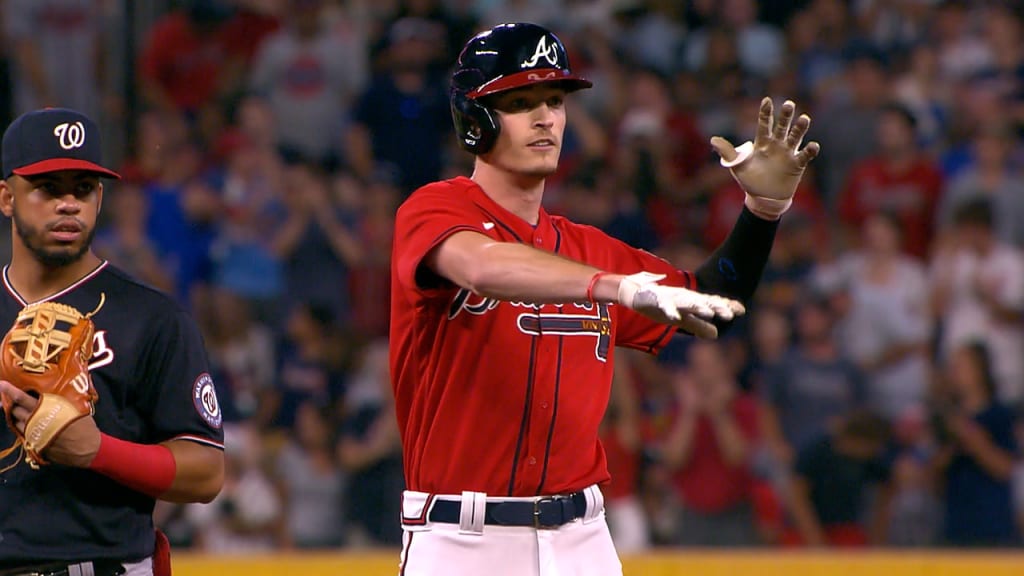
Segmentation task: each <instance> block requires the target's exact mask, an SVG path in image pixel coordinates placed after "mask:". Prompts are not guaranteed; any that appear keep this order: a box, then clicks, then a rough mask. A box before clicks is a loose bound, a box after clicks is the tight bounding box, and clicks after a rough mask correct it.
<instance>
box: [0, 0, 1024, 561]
mask: <svg viewBox="0 0 1024 576" xmlns="http://www.w3.org/2000/svg"><path fill="white" fill-rule="evenodd" d="M2 6H3V8H2V14H0V16H2V19H3V20H2V30H3V38H4V44H3V46H4V52H3V58H2V59H0V116H2V117H3V118H4V119H5V120H7V121H8V122H9V120H10V119H11V118H13V116H15V115H17V114H18V113H20V112H22V111H25V110H28V109H32V108H36V107H41V106H45V105H62V106H69V107H75V108H78V109H80V110H82V111H85V112H86V113H88V114H90V115H91V116H93V117H94V118H95V119H97V120H98V121H99V122H100V124H101V126H102V128H103V132H104V138H105V142H104V144H105V149H106V153H107V154H108V155H109V156H108V157H109V158H112V159H113V160H112V162H111V163H112V164H113V165H115V166H117V167H119V168H120V170H121V171H122V173H123V174H124V175H125V176H126V178H125V179H124V180H123V181H122V182H118V183H111V184H110V185H109V187H108V195H107V197H106V198H107V201H106V205H105V210H104V211H103V214H102V218H103V222H102V227H101V229H100V231H99V233H98V235H97V238H96V248H97V250H98V251H99V252H100V253H101V254H102V255H103V256H104V257H107V258H109V259H110V260H111V261H113V262H114V263H116V264H118V265H119V266H122V267H123V268H125V269H127V270H129V271H130V272H132V273H133V274H135V275H137V276H138V277H140V278H142V279H144V280H145V281H147V282H149V283H151V284H153V285H155V286H158V287H161V288H163V289H165V290H167V291H168V292H170V293H172V294H174V295H176V297H177V298H178V299H179V300H180V301H181V302H182V303H183V304H184V305H186V306H187V307H189V309H190V310H191V311H192V312H193V313H194V314H195V315H196V317H197V319H198V320H199V321H200V323H201V325H202V327H203V329H204V334H205V337H206V340H207V343H208V345H209V349H210V354H211V362H212V363H213V366H214V370H215V372H216V374H215V377H216V380H217V382H218V386H219V392H220V396H221V402H222V405H223V409H224V412H225V417H226V419H227V424H226V434H227V439H228V446H229V448H228V455H229V464H230V465H229V479H228V482H227V484H226V486H225V490H224V493H223V494H222V496H221V497H220V498H219V499H218V500H217V501H215V502H214V503H212V504H210V505H190V506H177V505H166V506H165V505H163V504H161V506H159V507H158V510H157V512H156V520H157V523H158V525H160V526H161V527H162V528H163V529H164V530H165V531H167V533H168V534H169V536H170V537H171V539H172V542H173V543H174V545H175V549H176V556H175V557H176V558H177V559H178V561H177V563H176V565H177V566H179V567H180V571H181V573H185V574H213V573H219V574H224V575H227V574H233V573H236V572H237V573H242V572H243V571H244V572H245V573H248V574H256V573H259V572H258V570H267V571H268V572H267V573H271V572H273V573H281V572H282V571H284V572H292V571H294V570H296V566H299V564H297V563H301V562H309V563H312V564H307V565H306V567H305V568H303V573H305V574H315V573H319V572H318V570H321V571H323V572H324V573H327V572H328V571H333V572H334V573H337V572H348V571H351V572H353V573H361V574H374V573H377V572H378V571H379V572H380V573H382V574H383V573H391V572H389V571H392V572H393V570H394V566H395V561H396V556H395V551H396V550H397V548H396V543H397V538H398V527H397V525H396V517H397V512H396V506H397V503H398V499H397V494H398V492H399V491H400V490H401V469H400V467H401V463H400V456H399V451H398V450H399V448H398V445H397V438H396V434H395V430H394V423H393V421H392V420H391V418H390V414H389V409H390V407H389V398H388V381H387V369H386V359H387V341H386V335H387V320H388V311H387V307H388V258H389V243H390V234H391V224H392V216H393V212H394V209H395V207H396V205H397V204H398V203H399V202H400V201H401V200H402V198H404V197H405V196H406V195H407V194H408V193H410V192H411V191H412V190H414V189H415V187H416V186H418V185H420V184H422V183H425V182H427V181H430V180H432V179H436V178H439V177H444V176H448V175H455V174H465V173H468V171H469V170H470V168H471V162H472V159H471V158H470V157H468V156H467V155H466V154H464V153H462V152H460V151H459V150H458V149H457V147H456V145H455V142H454V138H453V137H452V132H451V128H450V119H449V117H448V111H447V97H446V93H445V91H446V81H447V78H446V72H447V69H448V67H449V66H450V64H451V63H452V61H453V59H454V57H455V56H456V53H457V49H458V47H459V46H460V45H461V44H462V43H463V42H464V41H465V39H467V38H468V37H469V36H470V35H471V34H472V33H473V32H475V31H477V30H480V29H483V28H485V27H489V26H490V25H492V24H494V23H497V22H501V21H534V22H538V23H542V24H545V25H548V26H550V27H551V28H552V29H554V30H555V31H556V32H557V33H558V34H559V35H560V36H561V37H562V39H563V41H564V42H565V44H566V45H567V46H568V48H569V50H570V52H571V57H572V59H573V64H574V67H575V68H578V69H579V70H580V71H581V72H583V73H584V74H585V75H587V76H588V77H589V78H591V79H592V80H594V81H595V84H596V88H595V89H594V90H590V91H587V92H583V93H580V94H578V97H577V96H574V98H573V101H572V102H571V104H570V106H571V111H570V122H569V127H568V131H567V136H566V139H565V145H564V150H563V162H562V169H561V170H560V172H559V173H558V174H557V175H556V176H555V177H554V178H552V179H551V180H550V182H549V185H548V189H547V194H546V204H547V207H548V209H549V210H550V211H551V212H556V213H561V214H566V215H569V216H570V217H572V218H574V219H576V220H578V221H582V222H587V223H591V224H593V225H595V226H598V227H601V228H602V229H604V230H606V231H607V232H608V233H610V234H612V235H614V236H617V237H619V238H622V239H623V240H626V241H627V242H630V243H632V244H634V245H636V246H639V247H642V248H646V249H650V250H652V251H655V252H657V253H658V254H661V255H664V256H665V257H667V258H669V259H670V260H672V261H673V262H675V263H677V264H678V265H679V266H680V267H693V266H694V265H695V264H696V263H698V262H700V260H701V258H702V257H703V255H704V254H706V253H707V252H708V250H709V249H711V248H713V247H714V246H715V245H716V243H717V242H719V241H720V240H721V239H722V238H723V235H724V234H725V233H727V231H728V229H729V227H730V226H731V223H732V221H733V219H734V218H735V215H736V214H737V212H738V210H739V206H740V203H741V201H742V194H741V193H740V191H739V190H738V189H737V188H736V186H735V184H733V183H732V181H731V180H730V178H729V176H728V173H727V172H726V171H725V170H723V169H721V168H720V167H718V166H717V164H716V162H715V158H714V157H713V155H712V153H711V151H710V148H709V146H708V144H707V140H708V138H709V137H710V136H711V135H713V134H720V135H724V136H727V137H730V138H732V139H733V140H734V141H742V140H745V139H747V138H749V137H750V135H752V134H753V128H752V126H753V122H754V120H755V114H756V105H757V102H758V100H759V99H760V97H761V96H762V95H766V94H767V95H770V96H772V97H774V98H777V99H778V101H779V102H781V99H783V98H787V97H788V98H792V99H794V100H795V101H796V102H797V103H798V105H799V107H800V109H801V110H802V111H807V112H809V113H810V114H811V115H812V116H813V118H814V126H813V127H812V129H811V134H810V135H809V138H813V139H816V140H818V141H820V142H821V143H822V147H823V153H822V155H821V157H820V158H819V159H817V160H816V161H815V163H814V166H813V173H812V174H810V175H809V176H808V178H807V179H806V183H805V186H804V187H803V189H802V190H801V191H800V193H799V195H798V199H797V202H796V206H795V207H794V209H793V211H792V212H791V214H790V215H788V216H787V217H786V219H785V222H784V224H783V226H782V229H781V230H780V234H779V238H778V240H777V244H776V247H775V250H774V251H773V256H772V261H771V263H770V264H769V269H768V270H767V272H766V275H765V280H764V283H763V285H762V287H761V289H760V290H759V293H758V298H757V301H756V302H755V304H754V305H753V307H752V312H751V314H750V315H749V317H748V319H747V320H746V321H745V322H743V323H741V324H740V325H737V326H736V327H735V329H734V330H733V331H732V332H731V333H730V335H729V337H728V338H726V339H724V340H723V341H722V342H720V343H715V344H699V345H692V343H691V342H689V341H687V340H685V339H682V338H679V339H678V340H677V341H673V343H672V345H670V347H669V348H668V349H667V350H666V351H665V352H664V353H663V354H662V355H661V356H659V357H658V358H657V359H652V358H647V357H643V356H635V355H627V354H623V355H621V356H622V357H621V359H620V360H621V362H620V364H621V367H622V370H621V371H620V372H621V374H619V376H618V377H617V379H616V387H615V389H616V394H615V398H614V400H613V406H612V408H611V409H610V410H609V413H608V418H607V426H606V427H605V440H606V447H607V448H608V450H609V453H610V460H611V466H612V468H613V470H612V473H613V476H614V477H615V480H614V481H613V482H612V484H611V486H609V487H608V494H607V497H608V501H609V515H610V517H611V519H612V525H613V528H614V530H615V536H616V540H617V542H618V545H619V547H620V549H621V550H622V552H623V554H624V555H625V556H626V561H625V563H626V569H627V574H630V573H635V574H669V573H683V572H692V571H695V570H699V571H700V572H701V573H708V574H732V573H738V572H746V571H747V568H745V566H746V567H748V568H752V569H754V568H753V567H755V566H756V569H757V570H759V571H761V572H764V573H765V574H769V573H775V572H778V573H783V572H785V573H793V572H794V571H795V572H799V573H806V574H816V573H824V572H828V573H829V574H837V573H851V574H853V573H865V572H868V571H870V572H872V573H883V574H885V573H900V574H906V573H924V572H925V571H927V572H928V573H933V572H934V573H937V574H960V573H967V572H971V573H974V572H976V571H980V570H981V569H984V570H986V571H988V572H990V573H992V574H1000V573H1004V572H1005V573H1009V572H1010V571H1011V570H1015V571H1017V572H1018V573H1019V570H1020V568H1021V566H1024V559H1022V558H1021V557H1020V556H1017V555H1016V553H1015V552H1013V550H1014V549H1019V546H1020V543H1021V529H1022V526H1024V465H1022V464H1021V461H1022V459H1021V454H1022V453H1021V451H1020V449H1019V448H1018V447H1020V446H1024V426H1022V425H1021V423H1020V422H1021V418H1020V414H1021V405H1022V404H1021V400H1022V398H1024V256H1022V255H1021V254H1022V253H1021V252H1020V250H1021V248H1024V173H1022V168H1024V145H1022V143H1024V139H1022V135H1024V84H1022V79H1024V45H1022V44H1024V36H1022V33H1024V32H1022V21H1021V14H1022V5H1021V3H1020V2H1012V1H1002V2H998V1H982V0H977V1H971V0H894V1H882V0H848V1H844V0H801V1H796V0H794V1H786V0H770V1H765V2H755V1H753V0H720V1H708V0H691V1H688V2H677V1H672V0H646V1H643V0H557V1H556V0H480V1H472V0H378V1H374V2H370V1H359V0H347V1H346V0H234V1H229V0H221V1H216V0H183V1H180V2H168V1H160V0H154V1H150V2H131V1H118V0H5V1H4V2H3V4H2ZM3 226H4V227H5V230H4V231H2V233H0V248H2V250H3V251H4V252H9V242H10V235H9V233H8V230H6V227H8V226H9V223H7V222H4V223H3ZM985 358H989V361H988V362H986V361H985ZM986 364H989V365H990V369H989V370H985V369H984V368H983V367H984V366H985V365H986ZM723 419H725V420H726V421H728V422H729V423H731V424H732V425H734V426H737V427H738V429H739V430H741V431H742V432H743V434H742V441H741V444H740V447H739V449H738V451H732V450H730V448H729V447H725V448H723V442H722V441H721V439H720V438H719V437H718V436H717V434H718V430H719V428H718V427H717V426H716V423H718V422H721V421H722V420H723ZM687 423H688V424H687ZM687 426H691V427H692V428H691V430H692V431H693V434H692V435H691V434H689V433H688V432H687V430H685V429H686V428H687ZM688 438H689V440H688ZM732 448H735V446H732ZM837 471H838V472H837ZM822 482H827V483H829V488H828V489H817V490H816V489H815V488H814V487H815V486H822V485H823V484H822ZM808 487H809V488H808ZM808 515H810V517H813V518H817V519H818V522H816V523H814V522H812V523H811V528H808V523H807V522H806V520H805V521H804V522H803V523H801V522H800V521H799V520H800V519H802V518H803V519H806V518H807V517H808ZM815 525H817V526H818V528H815V527H814V526H815ZM819 528H820V529H819ZM808 540H810V541H812V543H814V548H815V549H816V550H817V551H815V552H814V553H808V554H801V555H799V556H794V555H792V554H783V553H781V551H782V550H786V551H787V552H792V551H794V550H796V549H800V548H803V547H806V546H807V541H808ZM819 540H820V541H819ZM711 546H733V547H743V548H748V547H756V548H759V550H758V551H756V552H749V553H744V554H743V555H736V554H735V553H733V552H727V553H726V554H728V555H726V556H723V555H715V554H708V553H706V552H700V551H699V550H703V549H705V548H707V547H711ZM821 547H833V548H840V547H841V548H843V551H842V552H833V553H823V552H821V551H820V550H818V549H820V548H821ZM908 547H910V548H915V549H917V550H915V552H913V553H905V552H903V551H901V552H898V553H894V552H893V551H892V550H891V549H892V548H899V549H900V550H903V549H905V548H908ZM967 547H969V548H972V549H975V548H989V547H998V548H1001V549H1004V550H1003V551H1002V552H999V553H989V554H987V555H986V554H981V555H979V553H977V552H976V551H972V552H970V553H967V552H963V553H957V554H952V553H951V552H950V550H954V549H957V548H967ZM935 548H943V549H944V550H945V551H943V552H941V553H939V552H936V551H934V550H933V549H935ZM1006 549H1008V550H1006ZM305 551H309V552H308V553H309V554H312V556H307V555H299V556H296V555H295V554H299V553H300V552H305ZM257 552H267V553H271V554H276V555H275V556H272V557H271V558H272V559H271V560H264V559H263V557H262V556H259V557H258V558H260V559H259V560H252V559H251V558H249V557H248V555H249V554H252V553H257ZM241 554H245V555H247V556H246V557H242V556H240V555H241ZM245 562H250V563H252V562H258V563H259V566H258V567H257V566H252V565H251V564H244V563H245Z"/></svg>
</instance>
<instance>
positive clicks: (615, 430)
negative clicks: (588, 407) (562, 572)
mask: <svg viewBox="0 0 1024 576" xmlns="http://www.w3.org/2000/svg"><path fill="white" fill-rule="evenodd" d="M615 354H616V358H615V360H616V361H615V375H614V378H613V380H612V391H611V397H610V398H609V402H608V410H607V411H606V412H605V416H604V420H602V422H601V427H600V430H599V434H600V436H601V445H602V446H603V447H604V451H605V456H606V458H607V460H608V472H609V474H611V476H612V480H611V482H610V483H609V484H607V485H605V486H602V492H603V493H604V505H605V513H606V514H607V516H608V529H609V531H610V532H611V535H612V541H613V542H614V543H615V549H616V550H617V551H618V552H619V553H620V554H636V553H639V552H643V551H645V550H647V549H648V548H649V547H650V545H651V535H650V529H649V528H648V521H647V517H646V515H645V514H644V508H643V503H642V501H641V499H640V498H639V496H638V492H639V490H640V481H639V480H640V477H639V474H640V466H641V463H642V448H643V447H642V442H641V433H640V403H639V390H638V384H637V382H636V372H635V370H634V366H633V358H634V357H635V356H636V354H637V353H636V352H633V351H630V350H625V349H621V350H616V352H615Z"/></svg>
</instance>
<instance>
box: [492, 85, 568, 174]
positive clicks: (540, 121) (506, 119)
mask: <svg viewBox="0 0 1024 576" xmlns="http://www.w3.org/2000/svg"><path fill="white" fill-rule="evenodd" d="M490 105H491V106H492V107H493V108H494V109H495V110H496V111H497V113H498V117H499V122H501V133H500V134H499V136H498V141H497V142H496V143H495V145H494V149H493V150H491V152H489V153H488V155H487V160H488V161H489V162H491V163H492V164H494V165H495V166H497V167H499V168H501V169H503V170H506V171H508V172H511V173H513V174H519V175H523V176H530V177H535V178H546V177H547V176H550V175H551V174H554V172H555V170H557V169H558V156H559V154H561V151H562V135H563V133H564V132H565V90H563V89H561V88H559V87H557V85H550V84H537V85H534V86H529V87H526V88H520V89H518V90H510V91H508V92H504V93H502V94H499V95H497V96H496V97H495V98H494V100H493V101H492V102H491V103H490Z"/></svg>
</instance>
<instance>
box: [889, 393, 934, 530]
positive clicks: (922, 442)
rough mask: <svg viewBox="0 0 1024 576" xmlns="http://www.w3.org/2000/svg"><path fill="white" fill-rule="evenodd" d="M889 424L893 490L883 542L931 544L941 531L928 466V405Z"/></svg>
mask: <svg viewBox="0 0 1024 576" xmlns="http://www.w3.org/2000/svg"><path fill="white" fill-rule="evenodd" d="M893 424H894V425H893V438H894V440H895V446H894V448H895V450H894V453H893V468H892V489H893V494H892V503H891V506H890V514H889V517H890V522H889V538H888V540H887V542H886V544H889V545H891V546H898V547H909V546H933V545H935V544H936V543H938V537H939V534H940V532H941V531H942V514H943V510H942V508H943V505H942V502H941V501H940V499H939V496H938V494H937V493H936V490H935V481H934V480H935V479H934V478H933V474H932V469H931V466H930V459H931V457H932V453H933V451H934V449H935V444H934V439H933V436H932V434H931V431H930V430H929V426H928V409H927V407H925V406H920V407H918V408H915V409H913V410H909V411H907V412H904V413H903V414H902V415H900V417H899V418H898V419H897V420H896V421H895V422H894V423H893Z"/></svg>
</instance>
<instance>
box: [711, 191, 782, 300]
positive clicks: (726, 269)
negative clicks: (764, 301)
mask: <svg viewBox="0 0 1024 576" xmlns="http://www.w3.org/2000/svg"><path fill="white" fill-rule="evenodd" d="M778 228H779V221H778V220H775V221H769V220H765V219H763V218H758V217H757V216H754V214H753V213H752V212H751V211H750V210H749V209H748V208H747V207H746V206H744V207H743V212H741V213H740V217H739V218H738V219H737V220H736V225H735V226H733V229H732V232H730V233H729V237H728V238H726V239H725V242H723V243H722V245H721V246H719V247H718V248H717V249H716V250H715V251H714V252H713V253H712V254H711V256H710V257H709V258H708V259H707V260H706V261H705V262H704V264H702V265H701V267H700V268H698V269H697V272H696V274H695V276H696V278H697V290H698V291H700V292H706V293H710V294H720V295H723V296H728V297H729V298H732V299H734V300H739V301H740V302H743V303H746V302H747V301H749V300H750V298H751V297H752V296H753V295H754V290H756V289H757V284H758V282H760V281H761V273H762V272H764V267H765V264H767V263H768V254H769V253H771V250H772V243H773V242H774V241H775V231H776V230H778Z"/></svg>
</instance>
